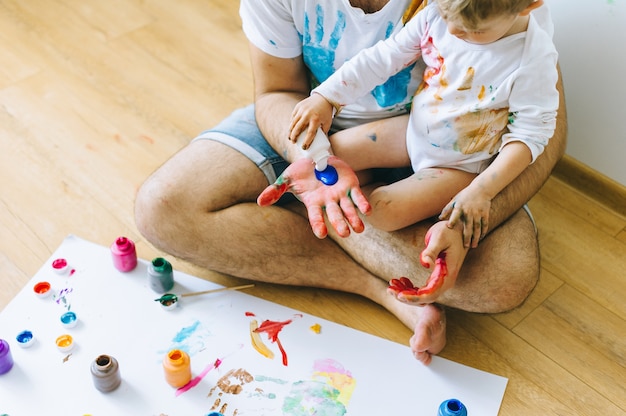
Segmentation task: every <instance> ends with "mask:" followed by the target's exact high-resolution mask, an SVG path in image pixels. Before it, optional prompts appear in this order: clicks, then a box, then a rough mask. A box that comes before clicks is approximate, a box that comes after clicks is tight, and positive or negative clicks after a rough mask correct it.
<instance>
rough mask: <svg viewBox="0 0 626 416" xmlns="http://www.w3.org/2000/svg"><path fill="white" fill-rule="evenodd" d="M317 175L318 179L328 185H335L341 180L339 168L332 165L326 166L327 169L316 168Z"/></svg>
mask: <svg viewBox="0 0 626 416" xmlns="http://www.w3.org/2000/svg"><path fill="white" fill-rule="evenodd" d="M315 177H316V178H317V180H318V181H320V182H322V183H323V184H324V185H327V186H330V185H334V184H336V183H337V181H338V180H339V175H338V174H337V169H335V168H334V167H333V166H331V165H328V166H326V169H324V170H322V171H319V170H317V169H315Z"/></svg>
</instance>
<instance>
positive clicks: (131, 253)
mask: <svg viewBox="0 0 626 416" xmlns="http://www.w3.org/2000/svg"><path fill="white" fill-rule="evenodd" d="M111 255H112V256H113V265H114V266H115V268H116V269H117V270H119V271H120V272H130V271H131V270H133V269H134V268H135V267H137V251H135V243H133V241H132V240H131V239H129V238H126V237H118V238H117V240H115V242H114V243H113V244H112V245H111Z"/></svg>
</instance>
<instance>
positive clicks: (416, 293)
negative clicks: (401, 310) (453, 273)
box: [387, 252, 448, 302]
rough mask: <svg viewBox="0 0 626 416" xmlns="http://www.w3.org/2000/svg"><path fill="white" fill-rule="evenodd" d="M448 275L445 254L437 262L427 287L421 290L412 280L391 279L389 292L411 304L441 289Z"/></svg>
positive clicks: (403, 278) (404, 278)
mask: <svg viewBox="0 0 626 416" xmlns="http://www.w3.org/2000/svg"><path fill="white" fill-rule="evenodd" d="M447 275H448V266H447V265H446V254H445V252H444V253H441V254H440V255H439V257H437V260H435V268H434V270H433V272H432V273H431V275H430V276H429V277H428V280H427V281H426V285H424V286H422V287H421V288H419V287H415V286H414V285H413V282H411V280H409V279H408V278H406V277H401V278H399V279H391V281H390V282H389V287H388V288H387V291H388V292H389V293H391V294H393V295H395V296H396V297H398V298H399V299H401V300H406V301H409V302H415V301H419V298H420V297H423V296H427V295H431V294H433V293H435V292H436V291H438V290H439V289H441V287H442V286H443V284H444V281H445V277H446V276H447Z"/></svg>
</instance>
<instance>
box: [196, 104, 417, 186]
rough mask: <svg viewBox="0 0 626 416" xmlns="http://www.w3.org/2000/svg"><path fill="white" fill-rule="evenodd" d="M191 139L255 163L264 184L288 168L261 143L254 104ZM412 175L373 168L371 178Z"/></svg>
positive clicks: (407, 170) (402, 170) (407, 171)
mask: <svg viewBox="0 0 626 416" xmlns="http://www.w3.org/2000/svg"><path fill="white" fill-rule="evenodd" d="M194 140H215V141H217V142H220V143H222V144H225V145H227V146H230V147H232V148H233V149H235V150H237V151H239V152H240V153H242V154H243V155H245V156H246V157H247V158H248V159H250V160H251V161H252V162H253V163H254V164H256V165H257V166H258V167H259V169H261V171H262V172H263V173H264V174H265V177H266V178H267V183H268V184H272V183H274V182H276V178H278V176H280V174H281V173H282V172H283V171H284V170H285V169H286V168H287V166H289V162H287V161H286V160H285V159H283V158H282V156H280V155H279V154H278V153H276V151H275V150H274V149H273V148H272V146H270V144H269V143H268V142H267V140H265V138H264V137H263V134H261V131H260V130H259V127H258V125H257V124H256V119H255V117H254V105H253V104H251V105H249V106H247V107H244V108H240V109H238V110H235V111H234V112H233V113H231V114H230V115H229V116H228V117H226V118H225V119H224V120H223V121H222V122H221V123H219V124H218V125H217V126H215V127H214V128H212V129H209V130H205V131H203V132H202V133H201V134H200V135H198V137H196V138H195V139H194ZM412 173H413V170H411V168H410V167H407V168H399V169H398V168H394V169H374V175H375V178H376V179H377V180H379V181H383V182H387V183H390V182H395V181H398V180H400V179H403V178H406V177H408V176H410V175H411V174H412Z"/></svg>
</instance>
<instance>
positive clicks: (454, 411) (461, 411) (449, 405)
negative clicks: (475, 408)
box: [437, 399, 467, 416]
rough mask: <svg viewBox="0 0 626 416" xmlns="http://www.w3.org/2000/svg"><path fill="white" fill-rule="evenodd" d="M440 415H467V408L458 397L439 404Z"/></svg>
mask: <svg viewBox="0 0 626 416" xmlns="http://www.w3.org/2000/svg"><path fill="white" fill-rule="evenodd" d="M437 414H438V416H467V408H466V407H465V405H464V404H463V403H461V402H460V401H459V400H457V399H450V400H446V401H444V402H443V403H441V405H440V406H439V412H438V413H437Z"/></svg>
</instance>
